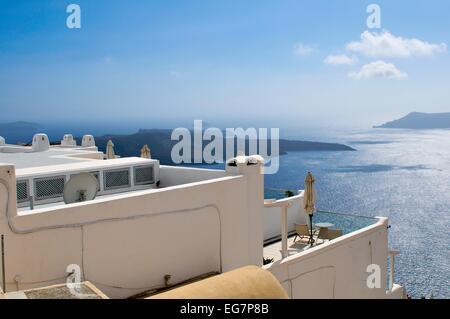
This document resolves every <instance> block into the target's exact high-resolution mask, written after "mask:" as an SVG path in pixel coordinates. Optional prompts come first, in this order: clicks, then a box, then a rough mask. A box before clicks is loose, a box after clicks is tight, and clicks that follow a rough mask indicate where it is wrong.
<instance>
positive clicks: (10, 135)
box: [0, 122, 43, 143]
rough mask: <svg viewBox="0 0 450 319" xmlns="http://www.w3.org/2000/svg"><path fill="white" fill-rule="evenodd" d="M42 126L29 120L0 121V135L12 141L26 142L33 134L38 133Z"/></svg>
mask: <svg viewBox="0 0 450 319" xmlns="http://www.w3.org/2000/svg"><path fill="white" fill-rule="evenodd" d="M42 129H43V126H42V125H40V124H37V123H30V122H11V123H0V136H3V137H6V140H7V141H8V140H12V142H13V143H17V142H28V141H31V138H32V137H33V135H34V134H36V133H39V132H40V131H41V130H42Z"/></svg>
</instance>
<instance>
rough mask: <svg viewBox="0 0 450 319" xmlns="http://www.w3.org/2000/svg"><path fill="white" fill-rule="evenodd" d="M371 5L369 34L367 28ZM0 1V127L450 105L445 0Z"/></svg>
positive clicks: (295, 121) (323, 116)
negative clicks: (75, 20)
mask: <svg viewBox="0 0 450 319" xmlns="http://www.w3.org/2000/svg"><path fill="white" fill-rule="evenodd" d="M70 3H76V4H79V5H80V7H81V29H77V30H75V29H68V28H67V26H66V19H67V16H68V15H69V14H68V13H66V7H67V5H69V4H70ZM371 3H376V4H378V5H379V6H380V7H381V18H382V20H381V21H382V28H381V29H375V30H368V28H367V26H366V18H367V16H368V14H367V13H366V7H367V6H368V5H369V4H371ZM0 8H1V10H0V108H1V110H2V111H1V114H2V115H1V118H0V122H7V121H15V120H29V121H37V122H51V121H61V120H64V121H68V122H70V121H78V122H86V123H88V122H96V121H99V120H103V119H107V120H110V121H111V122H121V123H138V124H137V125H139V126H141V127H142V126H146V127H169V126H173V125H188V123H192V120H193V119H203V120H205V121H208V122H209V123H212V124H214V125H217V126H238V125H244V126H250V125H252V126H272V127H277V126H281V127H292V128H295V127H297V126H299V125H304V124H303V123H306V122H310V123H314V125H315V126H328V125H331V126H361V127H365V126H371V125H373V124H378V123H379V122H383V121H386V120H390V119H392V118H393V117H394V118H395V117H398V116H402V115H404V114H406V113H408V112H410V111H428V112H445V111H450V90H449V89H448V88H449V87H450V73H449V72H448V70H450V59H449V54H448V48H447V45H450V20H449V19H448V15H449V14H450V2H449V1H447V0H431V1H421V0H416V1H400V0H398V1H373V2H371V1H356V0H347V1H338V0H336V1H329V0H327V1H325V0H322V1H320V0H319V1H300V0H297V1H294V0H270V1H269V0H268V1H256V0H214V1H210V0H202V1H196V0H190V1H187V0H184V1H181V0H170V1H163V0H160V1H157V0H153V1H143V0H142V1H137V0H134V1H126V2H125V1H119V0H115V1H114V0H108V1H106V0H95V1H92V0H90V1H88V0H84V1H81V0H78V1H75V0H73V1H62V0H53V1H35V0H29V1H25V0H16V1H13V0H8V1H4V0H2V1H0ZM366 30H368V32H370V33H366V34H365V36H364V34H363V32H365V31H366ZM362 35H363V37H364V39H362V38H361V36H362ZM414 39H415V40H414ZM386 41H387V43H388V45H387V46H386ZM352 43H353V44H352ZM327 58H328V59H327ZM325 61H327V62H325ZM299 123H300V124H299ZM314 125H313V126H314Z"/></svg>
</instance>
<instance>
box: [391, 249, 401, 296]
mask: <svg viewBox="0 0 450 319" xmlns="http://www.w3.org/2000/svg"><path fill="white" fill-rule="evenodd" d="M399 253H400V252H399V251H396V250H390V251H389V291H392V288H394V282H395V277H394V275H395V256H397V255H398V254H399Z"/></svg>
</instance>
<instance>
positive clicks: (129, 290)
mask: <svg viewBox="0 0 450 319" xmlns="http://www.w3.org/2000/svg"><path fill="white" fill-rule="evenodd" d="M246 168H247V167H244V168H242V169H241V170H240V171H239V174H236V175H234V176H233V174H234V172H228V175H229V176H226V174H225V172H223V171H222V172H220V171H219V172H217V173H214V174H218V175H225V177H222V178H219V179H214V180H207V181H203V182H196V183H191V184H185V185H178V186H172V187H167V188H163V189H156V190H143V191H138V192H135V193H133V194H130V193H128V194H121V195H117V196H115V197H114V198H108V199H101V198H100V199H96V200H94V201H91V202H85V203H78V204H71V205H61V206H55V207H52V208H42V209H36V210H34V211H32V212H31V213H30V212H24V213H23V214H22V215H17V208H16V199H15V197H16V191H15V189H16V188H15V172H14V168H13V166H10V165H1V164H0V181H5V182H6V186H5V185H3V184H2V183H0V233H2V234H4V235H5V240H6V245H5V252H6V281H7V291H12V290H17V289H29V288H34V287H41V286H48V285H50V284H55V283H62V282H65V276H66V275H67V273H66V266H67V265H69V264H77V265H80V266H81V267H82V270H83V274H84V278H83V279H84V280H89V281H92V282H93V283H94V284H95V285H96V286H98V287H99V288H100V289H101V290H102V291H104V292H105V293H106V294H107V295H109V296H111V297H117V298H119V297H127V296H130V295H133V294H136V293H139V292H142V291H143V290H146V289H149V288H152V287H161V286H162V285H163V284H164V276H165V275H167V274H170V275H171V276H172V278H171V281H170V282H171V283H178V282H181V281H183V280H186V279H189V278H192V277H194V276H198V275H201V274H204V273H207V272H211V271H228V270H232V269H234V268H237V267H241V266H244V265H248V264H255V265H261V263H262V227H260V228H259V230H258V225H255V224H254V222H253V223H251V221H252V220H253V221H254V219H255V217H254V216H258V215H259V216H262V213H263V212H262V210H263V208H262V203H263V197H262V194H263V187H264V186H263V182H262V177H255V176H252V174H255V173H256V171H255V170H254V168H253V167H250V166H249V167H248V168H249V169H248V170H247V169H246ZM177 170H180V168H177ZM181 170H182V169H181ZM162 171H163V172H162V175H163V176H166V178H168V177H167V176H171V175H170V174H166V175H164V174H165V173H167V172H169V171H170V170H168V169H166V170H164V169H163V170H162ZM180 172H182V171H180ZM185 175H186V176H187V175H189V174H185ZM162 179H164V177H162ZM186 180H187V178H186ZM255 194H257V195H256V196H255ZM7 198H9V201H8V200H7ZM7 206H9V207H7ZM249 208H250V210H249ZM7 214H8V216H9V220H10V223H11V225H12V229H11V228H10V226H9V225H8V218H7ZM260 239H261V240H260ZM259 240H260V241H259ZM258 241H259V242H258ZM15 279H18V283H16V282H15ZM117 287H121V288H117Z"/></svg>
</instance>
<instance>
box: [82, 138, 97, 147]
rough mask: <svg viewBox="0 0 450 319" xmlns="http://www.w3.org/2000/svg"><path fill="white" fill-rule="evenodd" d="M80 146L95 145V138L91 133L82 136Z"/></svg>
mask: <svg viewBox="0 0 450 319" xmlns="http://www.w3.org/2000/svg"><path fill="white" fill-rule="evenodd" d="M81 146H82V147H94V146H95V139H94V137H93V136H92V135H85V136H83V140H82V141H81Z"/></svg>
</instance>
